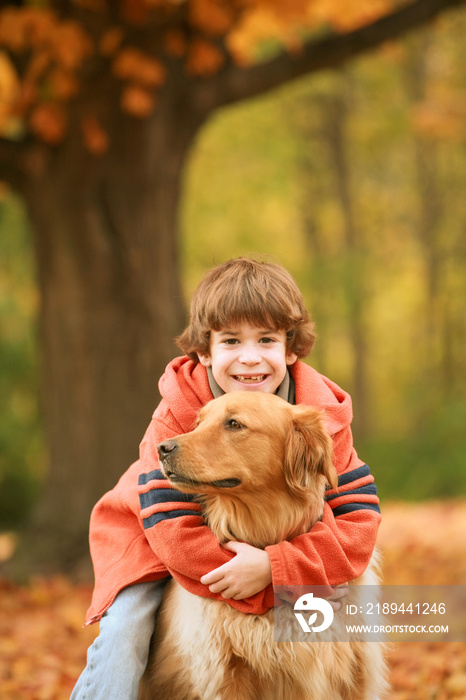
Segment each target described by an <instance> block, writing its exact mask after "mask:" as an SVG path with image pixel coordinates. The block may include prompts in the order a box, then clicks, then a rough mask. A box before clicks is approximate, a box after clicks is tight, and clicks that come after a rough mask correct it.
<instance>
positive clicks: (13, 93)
mask: <svg viewBox="0 0 466 700" xmlns="http://www.w3.org/2000/svg"><path fill="white" fill-rule="evenodd" d="M18 95H19V80H18V76H17V74H16V71H15V69H14V67H13V65H12V63H11V61H10V59H9V58H8V56H7V55H6V54H4V53H3V52H1V51H0V134H4V133H5V130H8V124H9V121H10V118H11V111H12V107H13V105H14V104H15V102H16V100H17V99H18Z"/></svg>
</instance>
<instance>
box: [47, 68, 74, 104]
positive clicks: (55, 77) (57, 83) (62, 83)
mask: <svg viewBox="0 0 466 700" xmlns="http://www.w3.org/2000/svg"><path fill="white" fill-rule="evenodd" d="M48 86H49V88H50V90H51V92H52V95H53V97H55V98H56V99H59V100H69V99H70V98H71V97H74V96H75V95H77V93H78V92H79V83H78V80H77V78H76V76H75V75H74V74H73V73H70V72H69V71H66V70H63V69H61V68H56V69H55V70H53V71H52V72H51V73H50V75H49V77H48Z"/></svg>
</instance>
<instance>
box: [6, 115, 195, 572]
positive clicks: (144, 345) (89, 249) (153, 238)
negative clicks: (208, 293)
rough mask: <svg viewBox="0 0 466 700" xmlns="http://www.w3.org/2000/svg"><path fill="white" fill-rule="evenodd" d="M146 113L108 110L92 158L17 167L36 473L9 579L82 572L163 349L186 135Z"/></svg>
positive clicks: (164, 358)
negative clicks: (37, 354) (107, 139)
mask: <svg viewBox="0 0 466 700" xmlns="http://www.w3.org/2000/svg"><path fill="white" fill-rule="evenodd" d="M157 114H158V117H157V119H158V121H157V122H155V123H151V122H142V121H141V122H139V121H137V120H131V119H129V118H124V117H123V116H121V123H120V127H119V130H118V132H117V133H115V134H114V135H113V140H114V142H116V143H117V144H118V148H115V149H112V150H111V151H110V152H109V153H108V154H107V155H106V156H104V157H103V158H102V159H101V160H100V161H96V159H94V158H92V157H91V156H89V155H86V154H85V153H84V152H83V149H82V146H81V145H80V143H79V141H78V139H73V138H72V137H70V138H69V139H67V144H66V146H63V147H62V148H60V149H58V150H57V151H56V152H55V153H54V154H53V155H50V151H46V150H45V149H40V148H38V149H37V150H35V151H34V153H30V154H29V157H28V160H27V163H28V177H27V185H26V192H25V194H26V198H27V201H28V204H29V207H30V213H31V218H32V221H33V228H34V232H35V244H36V252H37V260H38V274H39V286H40V293H41V313H40V341H41V356H42V362H41V367H42V373H41V379H42V397H43V409H44V416H45V433H46V441H47V445H48V446H49V450H50V454H49V458H50V469H49V473H48V477H47V481H46V485H45V489H44V493H43V495H42V498H41V499H40V503H39V506H38V508H37V511H36V512H35V513H33V514H32V518H31V526H30V527H29V531H28V532H27V537H25V538H24V553H23V556H21V554H22V553H21V552H20V553H19V557H18V558H17V561H16V567H17V571H18V567H19V569H21V567H23V565H24V563H25V560H26V563H27V568H29V569H30V568H31V558H32V559H33V562H32V563H33V569H34V570H35V571H39V572H41V571H43V572H47V571H50V570H66V571H67V572H70V571H73V570H74V571H75V572H76V571H78V572H79V571H81V573H87V570H88V564H89V558H88V528H89V516H90V512H91V509H92V507H93V505H94V504H95V503H96V501H97V500H98V499H99V498H100V496H101V495H102V494H103V493H104V492H105V491H106V490H108V489H110V488H111V487H112V486H114V485H115V483H116V481H117V480H118V478H119V477H120V476H121V474H122V473H123V472H124V471H125V469H126V468H127V467H128V466H129V465H130V464H131V463H132V462H133V461H135V460H136V459H137V457H138V445H139V442H140V440H141V438H142V436H143V434H144V431H145V428H146V427H147V425H148V424H149V422H150V418H151V414H152V412H153V410H154V408H155V407H156V405H157V403H158V400H159V397H158V392H157V382H158V378H159V377H160V375H161V374H162V372H163V370H164V367H165V366H166V364H167V362H169V361H170V359H172V358H173V357H174V355H175V354H176V350H175V345H174V342H173V339H174V338H175V336H176V335H177V334H178V333H179V332H180V330H181V329H182V326H183V321H184V304H183V296H182V291H181V285H180V280H179V265H178V250H177V235H176V233H177V231H176V229H177V218H176V217H177V209H178V204H179V198H180V177H181V167H182V163H183V160H184V157H185V154H186V150H187V147H188V144H189V141H190V138H189V137H188V136H189V135H188V134H187V133H185V134H183V129H182V124H178V125H177V124H176V117H175V115H173V114H172V115H170V120H169V121H168V123H165V124H163V123H161V120H162V119H163V118H164V114H165V120H167V114H166V112H164V110H159V111H158V113H157ZM188 121H189V120H188ZM194 121H195V120H191V122H192V123H193V122H194ZM83 567H84V568H83Z"/></svg>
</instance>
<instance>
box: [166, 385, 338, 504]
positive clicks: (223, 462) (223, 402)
mask: <svg viewBox="0 0 466 700" xmlns="http://www.w3.org/2000/svg"><path fill="white" fill-rule="evenodd" d="M158 451H159V455H160V461H161V464H162V470H163V472H164V474H165V475H166V477H167V478H168V479H169V480H170V482H171V483H172V484H173V486H175V487H176V488H177V489H179V490H180V491H186V492H191V493H203V494H212V493H220V492H223V493H224V494H225V495H226V493H227V492H228V493H230V494H231V495H233V494H235V496H237V497H238V498H241V494H242V493H244V494H246V493H251V492H258V491H264V490H267V491H275V492H276V491H280V490H283V489H286V490H288V491H291V492H292V494H293V495H295V496H296V495H299V494H304V493H306V492H307V491H308V490H309V489H315V487H316V482H317V483H318V484H319V485H325V483H328V484H330V485H331V486H332V487H334V488H335V487H336V485H337V475H336V471H335V467H334V466H333V463H332V440H331V438H330V436H329V435H328V433H327V431H326V430H325V427H324V424H323V416H322V412H321V411H318V410H316V409H314V408H310V407H307V406H292V405H290V404H288V403H287V402H286V401H283V400H282V399H280V398H278V397H277V396H275V395H271V394H266V393H262V392H254V393H252V392H251V393H249V392H234V393H230V394H225V395H224V396H222V397H220V398H218V399H214V400H213V401H211V402H209V403H208V404H207V405H206V406H204V408H202V409H201V411H200V413H199V419H198V424H197V426H196V427H195V429H194V430H193V431H192V432H190V433H186V434H185V435H180V436H179V437H177V438H175V439H171V440H165V441H164V442H162V443H160V444H159V445H158Z"/></svg>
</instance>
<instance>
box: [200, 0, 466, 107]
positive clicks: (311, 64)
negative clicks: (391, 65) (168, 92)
mask: <svg viewBox="0 0 466 700" xmlns="http://www.w3.org/2000/svg"><path fill="white" fill-rule="evenodd" d="M465 3H466V0H415V2H413V3H411V4H409V5H407V6H405V7H403V8H402V9H401V10H397V11H396V12H393V13H392V14H390V15H387V16H385V17H382V18H381V19H379V20H377V21H375V22H373V23H372V24H370V25H367V26H365V27H361V28H360V29H356V30H354V31H352V32H349V33H347V34H331V35H330V36H327V37H325V38H324V39H321V40H318V41H309V42H307V43H306V44H304V47H303V49H302V50H301V51H300V52H299V53H296V54H290V53H288V52H286V53H282V54H280V55H279V56H277V57H276V58H274V59H272V60H270V61H267V62H266V63H259V64H256V65H254V66H251V67H250V68H246V69H245V68H240V67H237V66H230V67H229V68H228V69H227V71H225V72H223V71H220V73H219V74H218V76H216V78H217V79H218V80H217V81H215V82H216V84H215V85H212V82H211V81H206V82H208V83H210V86H209V85H208V84H206V83H205V84H204V86H205V88H206V89H207V90H210V89H212V88H213V90H212V93H211V94H210V95H209V96H208V95H206V94H204V95H203V96H202V98H203V102H204V104H206V103H207V102H208V101H209V97H210V98H211V100H212V101H213V103H214V104H212V109H214V108H216V107H219V106H222V105H227V104H230V103H232V102H238V101H240V100H244V99H247V98H250V97H255V96H257V95H261V94H263V93H265V92H268V91H269V90H272V89H274V88H277V87H279V86H281V85H283V84H285V83H288V82H290V81H291V80H294V79H296V78H299V77H301V76H303V75H305V74H307V73H312V72H315V71H319V70H323V69H326V68H336V67H338V66H341V65H343V64H344V63H346V62H347V61H349V60H351V59H353V58H355V57H356V56H359V55H361V54H363V53H365V52H367V51H370V50H371V49H375V48H377V47H378V46H380V45H381V44H382V43H383V42H384V41H388V40H390V39H395V38H397V37H400V36H402V35H403V34H406V33H408V32H410V31H412V30H413V29H416V28H418V27H420V26H422V25H423V24H426V23H427V22H429V21H430V20H432V19H434V18H435V17H436V16H437V15H439V14H441V13H443V12H444V11H445V10H448V9H451V8H454V7H459V6H461V5H464V4H465ZM199 88H200V91H201V92H202V91H203V88H202V87H201V86H200V85H199Z"/></svg>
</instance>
